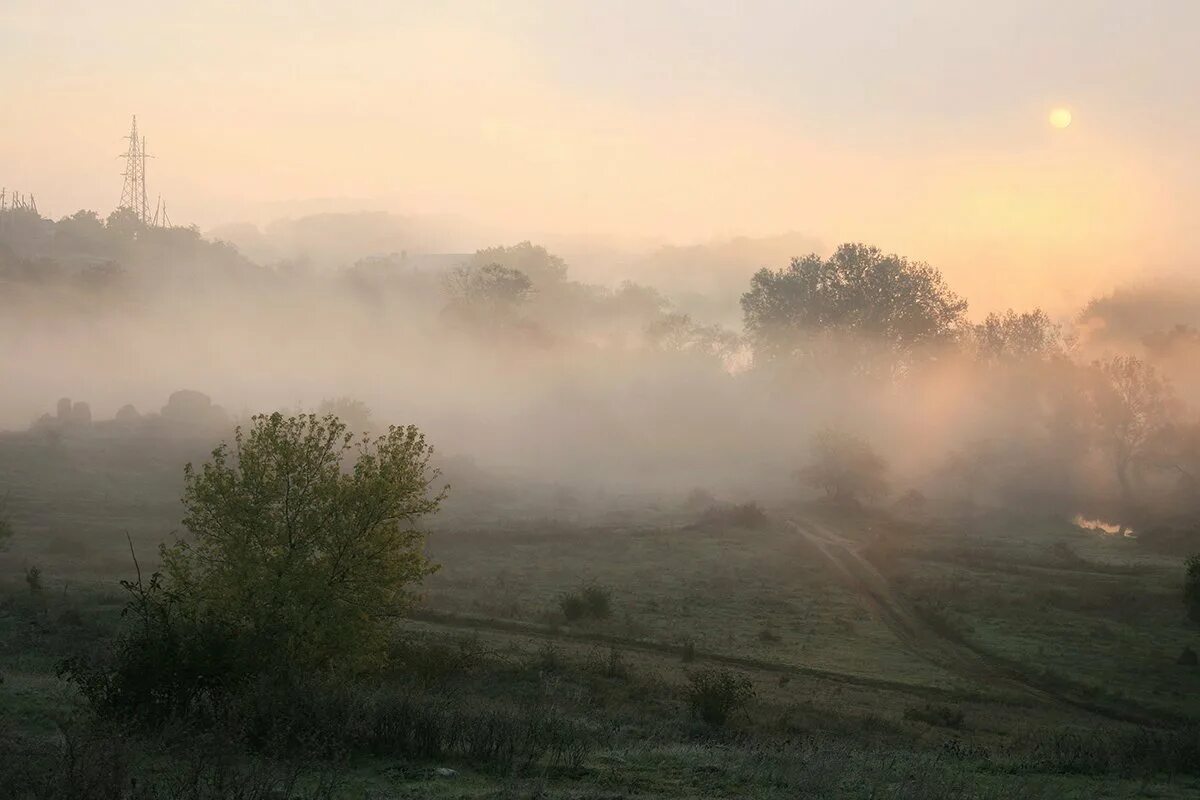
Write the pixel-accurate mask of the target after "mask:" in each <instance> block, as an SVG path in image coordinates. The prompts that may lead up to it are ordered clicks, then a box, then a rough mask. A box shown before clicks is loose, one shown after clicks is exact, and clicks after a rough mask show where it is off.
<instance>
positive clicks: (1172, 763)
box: [1002, 725, 1200, 776]
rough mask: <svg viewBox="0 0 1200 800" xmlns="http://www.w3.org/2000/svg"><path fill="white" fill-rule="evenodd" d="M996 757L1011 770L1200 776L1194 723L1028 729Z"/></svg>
mask: <svg viewBox="0 0 1200 800" xmlns="http://www.w3.org/2000/svg"><path fill="white" fill-rule="evenodd" d="M1002 761H1003V763H1004V764H1005V766H1008V767H1010V768H1015V769H1021V770H1037V771H1041V772H1057V773H1069V774H1078V775H1105V774H1108V775H1124V776H1146V775H1176V774H1183V775H1200V728H1197V727H1196V726H1195V725H1191V726H1185V727H1180V728H1174V729H1170V730H1161V729H1151V728H1128V729H1101V730H1092V731H1080V730H1074V729H1061V728H1056V729H1046V730H1034V731H1030V732H1027V733H1026V734H1024V735H1022V736H1021V737H1019V738H1018V739H1017V740H1016V741H1014V742H1013V744H1012V745H1011V746H1010V747H1009V748H1008V749H1007V750H1006V752H1005V753H1004V754H1003V756H1002Z"/></svg>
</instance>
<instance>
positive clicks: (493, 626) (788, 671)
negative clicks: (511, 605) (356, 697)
mask: <svg viewBox="0 0 1200 800" xmlns="http://www.w3.org/2000/svg"><path fill="white" fill-rule="evenodd" d="M410 619H412V620H413V621H415V622H421V623H425V624H428V625H435V626H437V627H440V628H458V629H464V630H479V631H489V632H491V633H501V634H509V635H514V636H521V637H528V638H535V639H544V640H547V641H557V642H562V643H564V644H568V643H570V644H591V645H608V646H610V647H620V648H622V649H624V650H630V651H635V652H641V653H646V654H652V655H659V656H665V657H670V658H679V656H680V652H681V651H680V648H679V647H678V646H676V645H670V644H665V643H662V642H655V641H649V640H646V639H631V638H628V637H624V636H612V635H609V634H603V633H592V632H589V631H582V630H577V631H568V630H564V629H561V628H548V627H546V626H544V625H539V624H537V623H529V622H518V621H515V620H500V619H493V618H490V617H474V616H467V615H462V614H448V613H443V612H437V611H433V610H430V609H422V610H420V611H417V612H414V613H412V614H411V615H410ZM693 660H694V661H695V662H696V663H697V664H704V663H710V664H720V665H722V666H729V667H737V668H739V669H747V670H755V671H759V672H768V673H775V674H783V675H795V676H804V677H811V678H818V679H820V680H825V681H830V682H832V683H842V684H847V685H851V686H861V687H866V688H871V689H881V690H883V691H891V692H900V693H903V694H909V695H914V696H917V697H924V698H926V699H932V698H939V699H942V700H945V701H953V700H956V699H963V698H965V697H966V696H967V695H966V693H965V692H963V691H960V690H956V689H949V688H943V687H939V686H925V685H920V684H912V683H903V682H901V681H892V680H888V679H886V678H870V677H866V676H863V675H852V674H849V673H845V672H835V671H832V670H825V669H819V668H817V667H806V666H801V665H798V664H785V663H781V662H777V661H767V660H765V659H757V658H746V657H742V656H731V655H725V654H721V653H711V652H696V653H695V654H694V658H693Z"/></svg>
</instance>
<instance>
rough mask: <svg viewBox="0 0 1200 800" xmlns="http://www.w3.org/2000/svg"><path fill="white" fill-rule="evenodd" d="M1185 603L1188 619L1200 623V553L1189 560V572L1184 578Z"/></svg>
mask: <svg viewBox="0 0 1200 800" xmlns="http://www.w3.org/2000/svg"><path fill="white" fill-rule="evenodd" d="M1183 604H1184V606H1185V607H1186V608H1187V614H1188V619H1190V620H1191V621H1192V622H1196V623H1200V553H1197V554H1196V555H1194V556H1192V557H1191V558H1189V559H1188V560H1187V574H1186V576H1185V577H1184V580H1183Z"/></svg>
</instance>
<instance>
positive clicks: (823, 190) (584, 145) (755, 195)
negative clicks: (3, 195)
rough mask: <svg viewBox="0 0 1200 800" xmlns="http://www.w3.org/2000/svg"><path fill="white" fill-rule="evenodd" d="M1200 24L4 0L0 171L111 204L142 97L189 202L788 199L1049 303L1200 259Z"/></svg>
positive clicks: (1058, 5) (935, 8)
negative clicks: (1063, 118)
mask: <svg viewBox="0 0 1200 800" xmlns="http://www.w3.org/2000/svg"><path fill="white" fill-rule="evenodd" d="M1198 36H1200V3H1198V2H1195V0H1157V1H1156V0H1147V1H1146V2H1142V3H1134V2H1129V0H1123V1H1122V2H1106V1H1103V0H1056V2H1052V3H1051V2H1044V1H1042V2H1031V1H1028V0H1004V1H1003V2H1000V1H999V0H996V1H995V2H986V3H985V2H962V1H960V0H953V1H952V0H915V1H914V0H909V1H908V2H902V1H901V0H875V1H873V2H855V1H854V0H840V1H839V2H827V3H826V2H821V3H811V2H797V1H796V0H793V1H792V2H740V3H734V2H717V1H716V0H712V1H711V2H690V3H687V2H647V1H646V0H641V1H640V2H635V1H630V2H624V1H621V2H614V1H612V0H610V1H609V2H604V3H599V2H591V3H583V2H566V1H556V0H542V1H533V0H530V1H528V2H526V1H523V0H506V1H505V2H492V3H484V2H458V3H430V2H412V3H409V2H399V1H398V0H374V1H372V2H366V1H364V0H340V1H339V2H324V1H322V2H303V1H302V0H286V1H283V0H256V2H244V1H243V2H226V1H225V0H191V1H190V2H186V3H183V2H171V1H170V0H156V1H155V2H135V1H134V0H110V1H109V2H95V0H87V2H81V1H79V0H53V1H52V2H51V1H50V0H3V2H2V3H0V66H3V69H0V98H3V102H2V103H0V183H2V184H4V185H7V186H9V187H13V186H16V187H19V188H21V189H23V190H25V191H33V192H35V193H36V194H37V195H38V199H39V203H40V205H41V207H42V210H43V212H44V213H48V214H50V215H54V216H58V215H61V214H65V213H69V212H71V211H73V210H75V209H76V208H79V207H86V208H92V209H95V210H97V211H101V212H103V213H107V211H109V210H110V209H111V208H112V207H113V205H114V204H115V203H116V201H117V199H118V197H119V195H120V189H121V186H120V181H121V179H120V171H121V164H120V162H119V161H118V160H117V159H116V158H115V156H116V155H117V154H118V153H119V152H121V151H122V150H123V147H124V142H123V141H122V138H121V137H122V136H123V135H124V133H125V132H126V131H127V128H128V124H129V116H130V114H132V113H137V114H138V116H139V120H140V122H141V125H142V128H143V131H144V133H145V134H146V136H147V137H148V140H149V144H150V150H151V152H153V153H154V154H156V155H157V156H158V158H157V159H156V160H155V161H154V162H153V163H152V166H151V170H152V171H151V181H152V186H151V188H152V191H161V192H162V193H163V194H164V196H165V197H166V198H167V200H168V202H169V204H170V209H171V214H172V217H173V219H174V221H176V222H195V223H197V224H199V225H200V226H201V227H208V226H211V225H215V224H219V223H224V222H229V221H233V220H238V219H249V220H252V221H264V220H266V219H268V218H271V217H274V216H279V215H280V214H283V213H286V212H288V211H293V210H295V209H296V208H299V207H301V206H300V205H298V203H299V202H301V201H311V200H317V199H323V200H328V201H329V202H328V204H327V205H329V206H330V207H336V208H342V209H356V208H372V209H379V208H383V209H390V210H395V211H399V212H406V213H428V214H445V213H450V214H457V215H462V216H464V217H467V218H471V219H476V220H480V221H481V222H485V223H488V224H491V225H497V226H499V227H500V229H502V230H505V231H510V232H511V233H512V236H513V237H514V238H518V237H519V238H525V236H535V237H536V236H537V235H539V234H541V233H547V232H556V233H561V234H567V233H569V234H581V235H587V236H599V237H603V236H613V237H645V236H649V237H657V238H660V239H663V240H668V241H675V242H686V241H697V240H706V239H709V238H712V237H718V236H727V235H732V234H749V235H763V234H771V233H778V232H781V231H786V230H795V231H800V232H803V233H806V234H809V235H812V236H814V237H816V238H818V239H820V240H821V241H825V242H828V243H830V244H831V245H832V244H833V243H836V242H837V241H840V240H845V239H860V240H867V241H872V242H875V243H878V244H879V245H880V246H882V247H884V248H885V249H888V250H898V251H901V252H904V253H906V254H908V255H910V256H913V257H916V258H921V259H925V260H929V261H932V262H934V263H935V264H937V265H938V266H940V267H942V268H943V269H944V270H945V271H946V272H947V273H948V274H950V276H951V277H952V278H953V279H954V280H955V283H956V284H958V285H959V286H960V287H961V288H962V289H963V291H965V292H967V293H969V294H971V295H972V297H973V299H975V297H976V296H978V295H979V294H980V293H982V292H986V291H988V289H989V288H993V287H994V290H995V291H994V295H993V296H994V298H996V301H997V302H999V301H1010V300H1014V299H1016V300H1018V301H1019V300H1021V299H1022V298H1024V297H1025V296H1027V294H1028V293H1029V292H1030V291H1031V290H1038V291H1040V292H1048V293H1049V295H1050V296H1049V298H1048V299H1047V300H1046V302H1048V303H1050V304H1053V302H1054V300H1055V298H1060V297H1061V296H1062V295H1063V294H1064V293H1069V292H1070V291H1071V290H1070V289H1069V287H1070V286H1071V285H1072V283H1073V282H1076V281H1080V282H1083V283H1084V285H1085V287H1086V289H1091V288H1092V287H1095V286H1102V285H1104V282H1105V281H1108V280H1110V279H1111V278H1112V277H1113V276H1114V275H1116V274H1117V273H1121V274H1128V273H1130V272H1133V271H1134V270H1137V269H1141V268H1143V267H1146V266H1163V265H1167V266H1178V265H1182V264H1187V263H1194V261H1191V262H1189V260H1190V259H1195V258H1196V256H1197V246H1196V245H1195V244H1194V243H1193V242H1192V241H1190V240H1191V239H1192V238H1193V237H1192V235H1191V227H1192V226H1193V225H1194V223H1193V219H1194V216H1195V213H1196V210H1197V207H1198V206H1200V189H1198V188H1197V187H1200V158H1198V157H1197V155H1196V154H1197V143H1198V142H1200V47H1198V41H1200V39H1198ZM1056 106H1066V107H1068V108H1070V109H1071V110H1072V111H1073V113H1074V122H1073V124H1072V125H1071V126H1070V127H1069V128H1067V129H1065V130H1055V129H1054V128H1052V127H1051V126H1050V125H1049V123H1048V121H1047V115H1048V114H1049V112H1050V110H1051V109H1052V108H1054V107H1056ZM989 302H990V301H989Z"/></svg>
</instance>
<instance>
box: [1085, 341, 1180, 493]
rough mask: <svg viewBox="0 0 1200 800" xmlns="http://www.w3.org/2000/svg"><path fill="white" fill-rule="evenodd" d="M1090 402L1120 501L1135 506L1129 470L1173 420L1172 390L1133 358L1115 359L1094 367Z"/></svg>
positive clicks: (1099, 363)
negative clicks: (1109, 456) (1118, 485)
mask: <svg viewBox="0 0 1200 800" xmlns="http://www.w3.org/2000/svg"><path fill="white" fill-rule="evenodd" d="M1092 378H1093V379H1092V392H1091V396H1092V402H1093V407H1094V410H1095V414H1096V424H1097V428H1098V430H1099V433H1100V438H1101V443H1102V444H1103V445H1104V446H1105V447H1106V448H1107V449H1108V451H1109V452H1110V454H1111V456H1112V459H1113V467H1114V469H1115V471H1116V476H1117V482H1118V483H1119V484H1120V487H1121V499H1122V501H1123V502H1124V503H1125V504H1126V505H1129V504H1130V503H1132V502H1133V500H1134V497H1133V485H1132V481H1131V476H1130V472H1131V468H1132V467H1133V465H1134V464H1135V463H1136V462H1138V461H1139V460H1141V459H1142V458H1143V456H1145V455H1146V453H1145V450H1146V445H1147V443H1148V442H1149V441H1150V439H1151V437H1152V436H1153V435H1154V434H1155V433H1156V432H1157V431H1159V430H1160V429H1161V428H1163V427H1164V426H1165V425H1166V424H1167V423H1168V422H1169V421H1170V417H1171V406H1172V398H1171V388H1170V386H1169V384H1168V383H1167V382H1166V380H1164V379H1163V378H1162V376H1160V375H1159V374H1158V372H1157V371H1156V370H1155V369H1154V367H1153V366H1152V365H1150V364H1147V363H1146V362H1145V361H1142V360H1141V359H1139V358H1136V357H1134V356H1114V357H1112V358H1109V359H1107V360H1104V361H1097V362H1095V363H1094V364H1093V367H1092Z"/></svg>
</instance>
